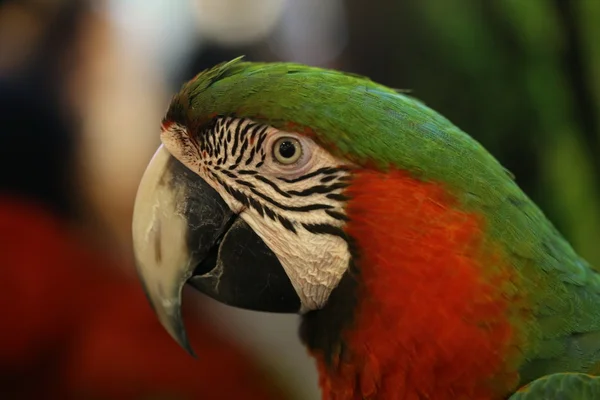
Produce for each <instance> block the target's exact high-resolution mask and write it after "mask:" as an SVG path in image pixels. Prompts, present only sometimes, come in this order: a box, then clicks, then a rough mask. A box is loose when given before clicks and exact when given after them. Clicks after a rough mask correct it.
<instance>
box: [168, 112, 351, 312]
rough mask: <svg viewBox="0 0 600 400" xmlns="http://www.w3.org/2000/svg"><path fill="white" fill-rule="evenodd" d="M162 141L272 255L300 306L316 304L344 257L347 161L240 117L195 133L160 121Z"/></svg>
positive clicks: (336, 278) (300, 138) (333, 284)
mask: <svg viewBox="0 0 600 400" xmlns="http://www.w3.org/2000/svg"><path fill="white" fill-rule="evenodd" d="M161 140H162V142H163V144H164V145H165V147H166V148H167V150H168V151H169V152H170V153H171V154H172V155H173V156H174V157H175V158H177V159H178V160H179V161H180V162H182V163H183V164H184V165H186V166H187V167H188V168H190V169H191V170H192V171H194V172H196V173H198V174H199V175H200V176H201V177H202V178H203V179H205V180H206V181H207V182H208V183H209V184H210V185H211V186H212V187H213V188H214V189H215V190H216V191H217V192H218V193H219V194H220V195H221V197H223V199H224V200H225V202H226V203H227V204H228V205H229V207H230V208H231V209H232V210H233V212H234V213H236V214H238V215H239V216H240V217H241V218H243V219H244V220H245V221H246V223H248V225H250V227H251V228H252V229H253V230H254V231H255V232H256V233H257V234H258V235H259V236H260V237H261V239H262V240H263V241H264V242H265V243H266V244H267V246H269V248H270V249H271V250H272V251H273V252H274V253H275V254H276V255H277V257H278V258H279V261H280V262H281V264H282V266H283V267H284V268H285V270H286V273H287V274H288V276H289V277H290V280H291V281H292V284H293V285H294V288H295V289H296V291H297V292H298V295H299V296H300V299H301V301H302V311H309V310H314V309H318V308H321V307H322V306H323V305H324V304H325V302H326V301H327V298H328V297H329V294H330V293H331V290H333V288H335V287H336V286H337V284H338V283H339V281H340V279H341V277H342V275H343V273H344V272H345V271H346V269H347V267H348V264H349V261H350V252H349V248H348V239H347V237H346V235H345V233H344V230H343V226H344V224H345V223H346V215H345V211H344V207H345V204H346V200H347V199H346V197H345V196H344V194H343V193H344V190H345V189H346V188H347V187H348V185H349V184H350V179H351V171H352V165H351V164H350V163H349V162H347V161H345V160H341V159H339V158H336V157H334V156H332V155H331V154H330V153H328V152H327V151H326V150H325V149H323V148H322V147H320V146H319V145H317V144H316V143H315V142H314V141H312V140H311V139H310V138H308V137H306V136H303V135H300V134H298V133H294V132H284V131H280V130H278V129H275V128H273V127H270V126H268V125H263V124H259V123H256V122H254V121H252V120H250V119H245V118H231V117H218V118H215V119H214V120H213V121H212V122H211V124H209V125H208V126H206V127H204V128H203V129H202V130H201V131H199V132H189V130H188V129H187V127H185V126H183V125H180V124H177V123H171V124H163V131H162V134H161Z"/></svg>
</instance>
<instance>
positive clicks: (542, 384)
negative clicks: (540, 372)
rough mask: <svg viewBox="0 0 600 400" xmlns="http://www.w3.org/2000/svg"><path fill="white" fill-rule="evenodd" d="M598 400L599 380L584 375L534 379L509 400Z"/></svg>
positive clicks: (551, 376) (599, 392)
mask: <svg viewBox="0 0 600 400" xmlns="http://www.w3.org/2000/svg"><path fill="white" fill-rule="evenodd" d="M594 399H600V378H596V377H592V376H590V375H585V374H572V373H563V374H553V375H550V376H544V377H542V378H539V379H536V380H535V381H533V382H532V383H531V384H529V385H528V386H527V387H525V388H523V389H521V390H519V391H518V392H517V393H515V394H514V395H512V396H511V397H510V398H509V400H594Z"/></svg>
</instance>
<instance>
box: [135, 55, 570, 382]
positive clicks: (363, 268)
mask: <svg viewBox="0 0 600 400" xmlns="http://www.w3.org/2000/svg"><path fill="white" fill-rule="evenodd" d="M161 140H162V145H161V147H160V148H159V149H158V151H157V152H156V154H155V155H154V158H153V159H152V161H151V162H150V164H149V166H148V168H147V170H146V172H145V174H144V176H143V178H142V181H141V184H140V187H139V191H138V195H137V199H136V204H135V211H134V221H133V239H134V247H135V256H136V259H137V265H138V269H139V274H140V276H141V278H142V281H143V283H144V286H145V290H146V293H147V294H148V298H149V300H150V302H151V303H152V305H153V307H154V309H155V311H156V313H157V315H158V317H159V318H160V320H161V322H162V323H163V325H164V326H165V328H166V329H167V330H168V331H169V333H170V334H171V335H172V336H173V337H174V338H175V340H177V341H178V342H179V343H180V344H181V345H182V346H183V347H185V348H186V349H187V350H188V351H190V352H191V348H190V345H189V343H188V341H187V338H186V335H185V329H184V325H183V322H182V319H181V312H180V309H181V299H182V288H183V287H184V285H186V284H189V285H191V286H193V287H194V288H196V289H197V290H199V291H200V292H203V293H205V294H206V295H208V296H210V297H212V298H214V299H216V300H218V301H220V302H222V303H225V304H228V305H231V306H235V307H240V308H246V309H251V310H259V311H268V312H282V313H300V314H302V315H303V328H302V336H303V339H304V341H305V342H306V343H307V345H308V346H309V348H311V349H312V350H314V352H315V353H319V354H321V355H322V356H323V357H324V358H325V359H327V360H328V362H329V364H330V365H331V363H334V364H335V363H336V362H339V361H340V360H343V359H345V358H344V357H347V356H348V354H347V352H346V349H348V348H351V349H353V350H352V351H353V352H354V353H353V354H359V353H360V351H361V350H360V348H363V347H365V346H364V343H367V342H368V341H369V339H368V338H369V337H371V336H369V335H370V334H371V333H373V332H375V331H378V332H383V331H385V332H392V333H390V334H389V335H388V339H389V338H393V340H388V339H386V340H387V341H380V342H381V343H383V344H385V346H384V345H383V344H382V345H381V347H380V348H379V349H378V347H377V344H376V343H370V344H369V345H368V350H369V352H370V353H371V354H378V355H377V357H379V359H378V361H377V365H376V366H374V367H373V368H377V369H378V370H381V368H384V365H389V366H390V367H389V368H392V366H394V367H393V368H396V369H398V368H397V363H398V362H399V361H398V353H397V352H396V351H394V350H393V349H392V348H397V350H398V351H403V352H405V353H406V354H409V355H410V354H412V353H410V352H411V351H414V352H416V351H417V350H418V349H422V348H423V346H425V344H424V343H429V344H431V343H435V344H436V346H437V347H436V346H433V347H431V349H433V348H438V347H439V354H437V353H436V354H437V357H438V358H440V359H444V357H445V358H451V357H457V359H458V357H462V358H461V359H462V360H463V361H461V365H463V366H465V367H464V368H469V371H473V373H474V374H475V373H477V374H480V373H481V374H488V375H490V374H492V373H493V371H497V370H503V371H504V370H506V371H505V372H506V374H505V375H507V376H508V375H510V376H513V375H511V374H512V373H513V372H514V371H515V370H516V365H518V362H517V361H514V360H518V359H519V357H517V356H515V357H513V361H511V363H510V366H509V367H507V366H506V365H505V364H504V363H503V362H501V360H500V358H502V359H503V360H504V355H502V356H500V355H499V354H501V352H499V351H498V349H499V348H501V349H509V350H510V349H512V350H510V351H512V352H514V353H515V354H521V353H519V349H518V348H519V342H518V340H517V339H516V338H518V337H519V332H520V329H519V328H518V325H519V324H517V323H516V322H515V320H516V319H517V318H518V316H519V315H523V314H524V313H523V312H522V308H523V307H525V308H526V307H527V306H526V305H522V304H523V303H522V302H518V301H516V300H515V298H514V291H511V290H510V288H509V289H507V287H509V286H510V287H514V285H515V284H517V283H515V282H517V281H518V280H519V279H517V278H518V276H519V274H516V275H515V274H514V273H513V272H514V271H515V265H516V266H519V265H521V264H519V263H520V262H523V263H525V261H518V260H517V261H516V262H515V263H513V262H512V261H510V262H509V261H507V253H506V251H505V250H506V248H510V249H511V252H512V253H511V254H519V255H520V257H521V258H519V260H528V259H529V260H531V259H536V257H538V258H539V257H542V256H541V251H540V246H539V243H538V242H540V241H541V240H542V239H543V238H546V239H547V238H548V237H551V236H549V235H550V233H551V232H554V231H553V228H551V226H550V225H549V223H548V222H547V221H546V219H545V218H544V216H543V215H542V214H541V212H540V211H539V210H538V209H537V208H536V207H535V206H534V205H533V204H532V203H531V202H530V201H529V200H528V199H527V198H526V196H525V195H524V194H523V193H522V192H521V191H520V190H519V188H518V187H517V185H516V184H515V183H514V181H513V179H512V177H511V176H510V174H509V173H507V171H506V170H505V169H503V168H502V166H501V165H500V164H499V163H498V162H497V161H496V160H495V159H494V158H493V157H492V156H491V155H490V154H489V153H488V152H486V151H485V150H484V149H483V148H482V147H481V146H480V145H479V144H478V143H477V142H476V141H474V140H473V139H472V138H471V137H469V136H468V135H466V134H465V133H463V132H462V131H461V130H460V129H458V128H457V127H456V126H454V125H453V124H451V123H450V122H449V121H448V120H447V119H445V118H444V117H442V116H441V115H439V114H438V113H436V112H435V111H433V110H431V109H430V108H428V107H427V106H425V105H424V104H423V103H421V102H419V101H417V100H415V99H413V98H411V97H409V96H406V95H404V94H401V93H398V92H397V91H395V90H392V89H390V88H387V87H385V86H382V85H379V84H377V83H374V82H372V81H370V80H369V79H367V78H364V77H361V76H357V75H352V74H347V73H342V72H336V71H330V70H324V69H319V68H314V67H308V66H303V65H297V64H290V63H272V64H268V63H249V62H243V61H241V60H240V59H236V60H233V61H231V62H228V63H225V64H221V65H218V66H216V67H214V68H212V69H209V70H207V71H204V72H202V73H200V74H199V75H197V76H196V77H195V78H194V79H192V80H191V81H190V82H188V83H187V84H185V85H184V86H183V88H182V90H181V91H180V92H179V93H178V94H177V95H176V96H175V97H174V98H173V100H172V102H171V105H170V107H169V110H168V112H167V114H166V116H165V118H164V120H163V122H162V130H161ZM532 223H536V224H539V226H541V227H542V228H541V230H542V231H543V233H544V234H542V235H541V236H540V235H537V236H536V234H535V233H534V232H533V231H532V229H531V224H532ZM546 233H548V235H546ZM546 239H543V240H546ZM561 240H562V239H560V238H558V239H556V240H554V239H552V240H551V242H552V243H554V244H553V246H558V247H560V248H563V249H564V248H566V247H565V246H567V245H565V244H564V243H563V242H562V241H561ZM546 241H547V240H546ZM523 265H525V264H523ZM507 282H509V283H510V284H509V283H507ZM507 285H508V286H507ZM511 285H512V286H511ZM474 298H479V299H483V300H482V301H479V302H473V301H472V299H474ZM511 302H512V303H511ZM433 304H436V306H435V307H434V306H433ZM511 304H512V305H511ZM511 307H512V308H511ZM353 326H354V327H356V326H361V327H362V330H360V332H361V333H360V334H355V335H354V336H346V337H344V333H343V332H344V331H347V330H348V329H349V327H353ZM482 326H485V327H486V328H485V329H482ZM449 327H451V328H452V331H453V334H452V335H445V336H444V335H439V333H440V332H442V331H444V330H447V329H450V328H449ZM369 329H371V332H370V333H369V332H368V331H369ZM354 332H355V333H356V332H358V330H356V329H355V330H354ZM434 333H435V334H436V335H437V336H435V337H433V336H431V335H434ZM461 335H462V336H461ZM456 337H463V338H464V337H466V338H469V339H468V340H469V343H470V346H471V351H472V352H473V354H476V355H477V356H473V357H471V358H469V360H470V361H466V358H465V357H466V356H465V353H464V348H460V346H458V345H457V343H459V342H457V341H456V340H454V338H456ZM399 338H405V339H402V340H401V339H399ZM427 338H429V339H427ZM428 340H429V341H428ZM490 343H493V345H491V344H490ZM363 350H364V349H363ZM509 350H507V351H506V352H505V353H506V354H508V353H510V351H509ZM428 351H429V350H428ZM431 351H433V350H431ZM361 354H362V356H361V357H362V358H361V357H359V358H358V359H357V362H358V363H363V365H369V362H370V361H369V360H370V359H371V358H372V357H371V356H368V355H367V352H366V351H363V353H361ZM419 357H420V356H419ZM355 359H356V357H355ZM383 359H388V360H387V364H386V362H384V361H382V360H383ZM408 359H410V360H412V361H410V363H411V365H410V368H412V370H413V371H418V370H419V368H420V367H419V365H421V367H422V368H421V369H422V371H423V376H429V375H431V374H429V373H428V372H426V371H427V370H428V368H430V363H428V360H429V358H422V357H421V358H418V357H417V355H416V353H415V355H414V357H412V356H410V357H408ZM335 360H337V361H335ZM416 360H421V361H416ZM406 362H407V363H408V362H409V361H406ZM419 362H421V364H419ZM405 367H406V366H405ZM365 368H367V367H365ZM406 368H408V367H406ZM461 371H463V370H462V369H455V370H453V371H450V372H449V374H454V373H456V374H459V373H462V372H461ZM463 372H464V371H463ZM448 376H450V375H448ZM432 379H433V378H432ZM507 379H508V378H507ZM511 379H512V378H511ZM513 381H514V379H513ZM456 382H459V379H458V378H457V380H456ZM363 383H364V382H363ZM513 383H514V382H513ZM433 384H435V383H432V385H433ZM367 386H368V385H367ZM364 390H366V391H368V388H367V389H364ZM363 392H364V391H363ZM472 393H475V392H472Z"/></svg>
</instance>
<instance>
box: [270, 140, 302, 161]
mask: <svg viewBox="0 0 600 400" xmlns="http://www.w3.org/2000/svg"><path fill="white" fill-rule="evenodd" d="M302 153H303V151H302V145H301V144H300V141H299V140H298V139H295V138H293V137H291V136H284V137H281V138H279V139H277V140H276V141H275V143H274V144H273V158H274V159H275V161H277V162H278V163H280V164H283V165H291V164H294V163H295V162H296V161H298V160H299V159H300V157H302Z"/></svg>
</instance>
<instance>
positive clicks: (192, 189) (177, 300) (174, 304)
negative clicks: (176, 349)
mask: <svg viewBox="0 0 600 400" xmlns="http://www.w3.org/2000/svg"><path fill="white" fill-rule="evenodd" d="M132 231H133V248H134V254H135V258H136V264H137V268H138V274H139V276H140V279H141V281H142V284H143V286H144V290H145V292H146V295H147V296H148V299H149V301H150V303H151V305H152V307H153V308H154V311H155V312H156V314H157V316H158V318H159V320H160V322H161V323H162V325H163V326H164V327H165V329H166V330H167V331H168V332H169V334H170V335H171V336H172V337H173V338H174V339H175V340H176V341H177V342H178V343H179V344H180V345H181V346H182V347H183V348H185V349H186V350H187V351H188V352H189V353H190V354H193V351H192V349H191V346H190V343H189V340H188V338H187V335H186V332H185V327H184V324H183V319H182V315H181V299H182V290H183V286H184V285H185V284H186V283H188V282H189V283H190V284H191V285H192V286H194V287H195V288H196V289H198V290H199V291H201V292H203V293H205V294H207V295H209V296H210V297H212V298H214V299H215V300H218V301H220V302H222V303H225V304H229V305H232V306H235V307H240V308H247V309H252V310H257V311H269V312H294V313H295V312H298V310H299V309H300V299H299V297H298V295H297V294H296V291H295V290H294V288H293V286H292V284H291V282H290V279H289V278H288V276H287V275H286V274H285V271H284V269H283V267H282V266H281V264H280V262H279V260H278V259H277V256H276V255H275V254H274V253H273V252H272V251H271V249H269V248H268V247H267V246H266V245H265V244H264V242H263V241H262V239H261V238H260V237H259V236H258V235H257V234H256V233H255V232H254V231H253V230H252V229H251V228H250V226H248V224H247V223H246V222H245V221H244V220H243V219H242V218H239V217H238V215H236V214H234V213H233V212H232V211H231V209H230V208H229V206H228V205H227V204H226V203H225V201H224V200H223V199H222V198H221V196H220V195H219V193H217V191H216V190H215V189H213V188H212V187H211V186H210V185H209V184H208V183H206V181H204V180H203V179H202V178H201V177H200V176H199V175H198V174H196V173H194V172H193V171H192V170H190V169H188V168H187V167H186V166H185V165H183V164H182V163H180V162H179V161H178V160H177V159H175V158H174V157H173V156H171V155H170V154H169V152H168V151H167V150H166V149H165V148H164V146H162V145H161V146H160V147H159V149H158V150H157V152H156V154H155V155H154V157H153V158H152V161H151V162H150V164H149V165H148V167H147V169H146V171H145V173H144V176H143V177H142V180H141V182H140V186H139V188H138V193H137V197H136V200H135V206H134V212H133V226H132Z"/></svg>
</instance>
